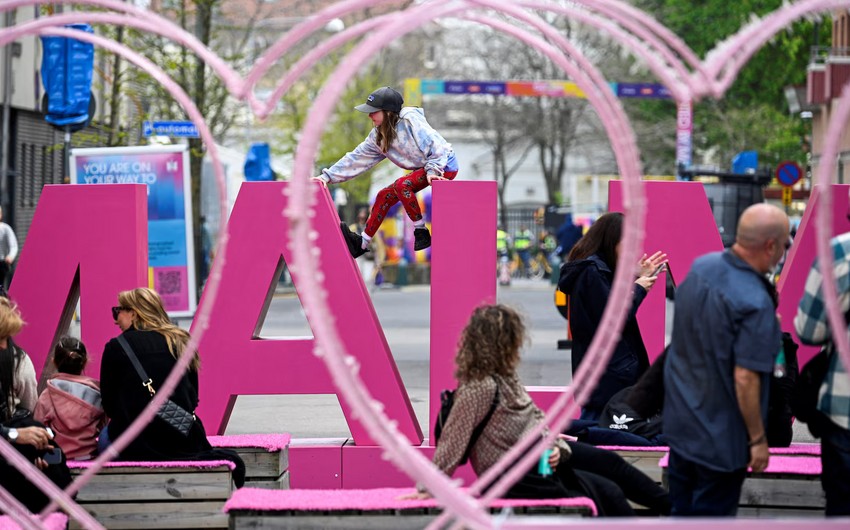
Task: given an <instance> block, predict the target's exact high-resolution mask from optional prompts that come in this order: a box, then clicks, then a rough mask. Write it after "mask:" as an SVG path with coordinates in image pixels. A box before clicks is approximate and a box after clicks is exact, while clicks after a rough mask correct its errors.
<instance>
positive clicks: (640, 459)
mask: <svg viewBox="0 0 850 530" xmlns="http://www.w3.org/2000/svg"><path fill="white" fill-rule="evenodd" d="M599 448H600V449H607V450H609V451H614V452H615V453H617V454H618V455H620V456H622V457H623V459H624V460H625V461H626V462H628V463H630V464H631V465H633V466H635V467H636V468H638V469H639V470H640V471H642V472H643V473H644V474H646V475H647V476H648V477H649V478H651V479H652V480H654V481H655V482H657V483H659V484H662V483H664V484H666V483H665V482H664V480H663V475H664V469H663V468H662V467H661V466H660V465H659V463H660V462H661V460H662V459H663V458H665V457H666V456H667V453H669V452H670V448H669V447H667V446H637V447H630V446H619V445H618V446H613V445H612V446H605V445H600V446H599ZM770 454H771V456H785V457H795V458H797V457H807V456H819V455H820V444H813V443H794V444H791V446H790V447H772V448H771V449H770Z"/></svg>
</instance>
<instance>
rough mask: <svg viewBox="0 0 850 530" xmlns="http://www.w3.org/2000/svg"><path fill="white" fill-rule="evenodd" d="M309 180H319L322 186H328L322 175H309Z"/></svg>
mask: <svg viewBox="0 0 850 530" xmlns="http://www.w3.org/2000/svg"><path fill="white" fill-rule="evenodd" d="M310 180H312V181H314V182H319V183H321V184H322V186H324V187H326V188H327V187H328V183H327V182H325V179H323V178H322V177H310Z"/></svg>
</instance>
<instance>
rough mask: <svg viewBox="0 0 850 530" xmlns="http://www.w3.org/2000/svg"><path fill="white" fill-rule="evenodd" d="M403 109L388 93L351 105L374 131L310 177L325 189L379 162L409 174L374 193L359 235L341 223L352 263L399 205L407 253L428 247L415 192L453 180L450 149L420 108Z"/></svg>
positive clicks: (454, 163) (396, 95) (396, 96)
mask: <svg viewBox="0 0 850 530" xmlns="http://www.w3.org/2000/svg"><path fill="white" fill-rule="evenodd" d="M403 103H404V100H403V99H402V97H401V94H399V93H398V92H396V91H395V90H393V89H392V88H390V87H383V88H379V89H378V90H375V91H374V92H372V93H371V94H369V97H368V98H366V103H364V104H362V105H357V106H356V107H355V109H357V110H359V111H360V112H366V113H368V114H369V118H371V119H372V123H373V124H374V125H375V128H374V129H372V131H371V132H370V133H369V136H367V137H366V139H365V140H363V142H362V143H361V144H360V145H358V146H357V147H356V148H355V149H354V151H351V152H350V153H348V154H346V155H345V156H344V157H342V158H341V159H340V160H339V161H338V162H337V163H336V164H334V165H333V166H331V167H330V168H328V169H324V170H322V174H321V175H319V176H317V177H313V180H316V181H319V182H322V183H323V184H325V185H327V184H328V183H339V182H345V181H347V180H350V179H352V178H354V177H356V176H358V175H360V174H362V173H364V172H366V171H368V170H369V169H371V168H372V167H374V166H375V165H376V164H377V163H378V162H380V161H381V160H383V159H384V158H388V159H390V161H392V163H394V164H395V165H397V166H398V167H400V168H402V169H408V170H412V171H411V173H408V174H407V175H405V176H403V177H401V178H399V179H398V180H396V181H395V182H393V183H392V184H390V185H389V186H387V187H386V188H384V189H382V190H381V191H380V192H378V196H377V197H376V198H375V204H374V205H373V206H372V211H371V212H370V214H369V219H368V220H367V221H366V228H365V229H364V230H363V233H362V234H361V235H357V234H356V233H354V232H352V231H351V230H350V229H349V228H348V226H346V224H345V223H341V228H342V232H343V234H344V235H345V238H346V242H347V243H348V250H349V251H350V252H351V256H352V257H354V258H357V257H360V256H362V255H363V254H364V253H365V252H366V251H367V250H368V249H369V243H370V242H371V240H372V237H374V235H375V233H376V232H377V231H378V228H379V227H380V226H381V223H382V222H383V221H384V218H385V216H386V214H387V211H389V209H390V207H392V206H393V205H394V204H395V203H397V202H399V201H401V204H402V206H404V211H405V212H407V215H408V217H410V220H411V221H413V226H414V231H413V235H414V237H415V241H414V245H413V248H414V249H415V250H422V249H424V248H428V247H429V246H431V234H430V232H428V229H427V228H426V227H425V220H424V219H423V218H422V212H421V211H420V210H419V203H418V202H417V200H416V192H418V191H421V190H423V189H425V188H426V187H428V186H429V185H431V182H432V181H434V180H453V179H454V178H455V176H456V175H457V169H458V166H457V160H456V159H455V156H454V152H453V151H452V146H451V144H449V143H448V142H446V140H445V139H444V138H443V137H442V136H441V135H440V133H438V132H437V131H435V130H434V129H433V128H432V127H431V126H430V125H429V124H428V122H427V121H426V120H425V113H424V112H423V110H422V109H421V108H418V107H404V108H402V104H403Z"/></svg>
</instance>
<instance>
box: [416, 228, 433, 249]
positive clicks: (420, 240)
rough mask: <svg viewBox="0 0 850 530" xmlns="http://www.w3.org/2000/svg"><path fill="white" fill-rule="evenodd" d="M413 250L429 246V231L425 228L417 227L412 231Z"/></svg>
mask: <svg viewBox="0 0 850 530" xmlns="http://www.w3.org/2000/svg"><path fill="white" fill-rule="evenodd" d="M413 237H414V238H415V239H414V240H413V250H422V249H423V248H428V247H430V246H431V232H429V231H428V229H427V228H424V227H423V228H417V229H415V230H414V231H413Z"/></svg>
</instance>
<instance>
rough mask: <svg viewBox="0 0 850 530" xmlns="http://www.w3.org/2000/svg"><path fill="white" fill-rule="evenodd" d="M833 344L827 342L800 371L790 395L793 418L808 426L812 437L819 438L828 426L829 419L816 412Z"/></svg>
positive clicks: (818, 411)
mask: <svg viewBox="0 0 850 530" xmlns="http://www.w3.org/2000/svg"><path fill="white" fill-rule="evenodd" d="M832 349H833V344H832V342H831V341H830V342H828V343H827V344H824V346H823V347H822V348H821V349H820V351H819V352H818V353H817V355H815V356H814V357H812V358H811V359H810V360H809V362H807V363H806V365H805V366H803V369H802V370H800V375H799V376H797V383H796V384H795V385H794V392H793V393H792V394H791V410H792V411H793V412H794V416H795V417H796V418H797V419H798V420H800V421H802V422H803V423H806V424H807V425H808V426H809V431H811V433H812V436H814V437H815V438H820V437H821V435H822V434H823V432H824V429H825V427H826V426H827V425H828V424H829V422H830V421H832V420H830V419H829V417H828V416H827V415H826V414H824V413H823V412H821V411H820V410H818V397H819V395H820V387H821V385H823V381H824V379H825V378H826V372H827V370H828V369H829V357H830V355H831V353H832Z"/></svg>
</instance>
